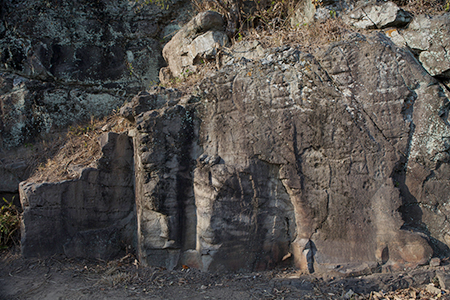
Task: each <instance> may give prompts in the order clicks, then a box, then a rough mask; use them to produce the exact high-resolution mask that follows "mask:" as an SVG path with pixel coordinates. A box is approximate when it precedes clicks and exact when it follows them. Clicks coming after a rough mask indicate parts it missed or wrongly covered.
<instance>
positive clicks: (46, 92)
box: [0, 74, 124, 179]
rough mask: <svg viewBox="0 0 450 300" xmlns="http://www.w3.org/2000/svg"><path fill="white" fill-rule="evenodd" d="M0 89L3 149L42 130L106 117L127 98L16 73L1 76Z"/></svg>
mask: <svg viewBox="0 0 450 300" xmlns="http://www.w3.org/2000/svg"><path fill="white" fill-rule="evenodd" d="M0 90H1V92H0V104H1V105H0V117H1V120H0V148H1V149H9V148H12V147H16V146H19V145H23V144H24V143H25V142H26V141H28V140H30V139H32V138H35V137H37V136H39V134H41V133H45V132H51V131H52V130H53V129H62V128H65V127H68V126H69V125H71V124H73V123H75V122H77V121H81V120H89V119H90V118H91V117H97V118H99V117H103V116H106V115H108V114H109V113H111V111H112V110H113V109H115V108H117V107H119V106H120V105H122V103H123V101H124V98H123V97H121V96H119V95H115V94H114V93H109V92H105V91H95V90H92V89H91V90H90V89H76V88H75V89H74V88H71V87H67V86H62V85H59V84H56V83H50V82H47V83H43V82H42V81H39V80H34V79H28V78H25V77H22V76H18V75H14V74H3V76H0ZM24 179H25V178H24Z"/></svg>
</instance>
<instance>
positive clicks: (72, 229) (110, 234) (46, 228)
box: [20, 133, 136, 259]
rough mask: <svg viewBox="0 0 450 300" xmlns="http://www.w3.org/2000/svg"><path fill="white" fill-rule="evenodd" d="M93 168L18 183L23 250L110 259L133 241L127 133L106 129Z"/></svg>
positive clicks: (32, 253)
mask: <svg viewBox="0 0 450 300" xmlns="http://www.w3.org/2000/svg"><path fill="white" fill-rule="evenodd" d="M100 144H101V147H102V152H103V156H102V158H100V159H99V160H98V162H97V166H96V168H84V169H82V170H81V171H80V177H79V178H78V179H74V180H67V181H62V182H57V183H41V184H36V183H27V182H22V183H21V184H20V196H21V202H22V207H23V210H24V212H23V217H22V242H21V246H22V254H23V255H24V256H26V257H41V256H49V255H53V254H55V253H64V254H65V255H67V256H68V257H86V258H89V257H90V258H100V259H110V258H112V257H114V256H116V255H118V254H119V253H121V252H123V251H124V250H125V247H128V246H132V245H133V244H134V241H133V239H134V232H135V230H136V226H135V211H134V207H135V205H134V191H133V172H132V170H133V149H132V145H131V143H130V140H129V137H128V136H127V135H126V134H115V133H105V134H104V135H103V136H102V137H101V138H100Z"/></svg>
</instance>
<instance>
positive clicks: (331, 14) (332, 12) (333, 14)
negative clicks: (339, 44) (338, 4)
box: [330, 9, 336, 19]
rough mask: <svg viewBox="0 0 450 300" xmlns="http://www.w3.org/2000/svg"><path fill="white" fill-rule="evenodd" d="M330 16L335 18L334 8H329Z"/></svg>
mask: <svg viewBox="0 0 450 300" xmlns="http://www.w3.org/2000/svg"><path fill="white" fill-rule="evenodd" d="M330 18H332V19H334V18H336V11H335V10H334V9H332V10H330Z"/></svg>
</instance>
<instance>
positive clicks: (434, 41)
mask: <svg viewBox="0 0 450 300" xmlns="http://www.w3.org/2000/svg"><path fill="white" fill-rule="evenodd" d="M449 32H450V14H448V13H447V14H443V15H440V16H433V17H431V16H427V15H419V16H417V17H415V18H414V20H413V21H412V22H411V24H410V25H409V27H408V30H406V31H405V32H404V33H402V36H403V38H404V40H405V43H406V45H407V46H408V47H409V48H411V49H412V50H413V51H415V53H416V54H417V55H418V57H419V61H420V62H421V63H422V65H423V67H424V68H425V69H426V70H427V71H428V73H430V75H432V76H442V77H446V78H450V54H449V53H448V51H447V50H446V49H448V48H449V47H450V37H449V34H448V33H449Z"/></svg>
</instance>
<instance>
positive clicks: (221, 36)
mask: <svg viewBox="0 0 450 300" xmlns="http://www.w3.org/2000/svg"><path fill="white" fill-rule="evenodd" d="M224 26H225V23H224V20H223V18H222V15H220V14H219V13H216V12H213V11H206V12H202V13H200V14H198V15H197V16H196V17H195V18H193V19H192V20H191V21H189V23H187V24H186V25H185V26H184V27H183V28H182V29H181V30H180V31H178V32H177V34H176V35H175V36H174V37H173V38H172V39H171V40H170V42H168V43H167V44H166V45H165V46H164V49H163V56H164V59H165V60H166V61H167V64H168V65H169V66H168V70H170V73H171V76H172V77H180V76H183V75H184V74H186V73H185V72H193V71H195V66H194V65H196V64H199V63H201V61H202V60H205V59H211V58H214V57H215V55H216V54H217V50H218V49H219V48H221V47H223V46H226V45H228V43H229V39H228V36H227V35H226V34H225V28H224ZM163 70H164V69H163ZM165 70H166V71H162V72H167V69H165ZM186 75H187V74H186ZM160 77H162V78H170V77H169V76H167V75H166V76H160Z"/></svg>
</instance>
